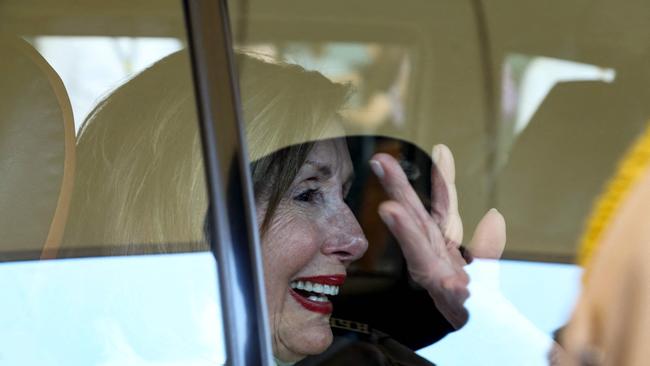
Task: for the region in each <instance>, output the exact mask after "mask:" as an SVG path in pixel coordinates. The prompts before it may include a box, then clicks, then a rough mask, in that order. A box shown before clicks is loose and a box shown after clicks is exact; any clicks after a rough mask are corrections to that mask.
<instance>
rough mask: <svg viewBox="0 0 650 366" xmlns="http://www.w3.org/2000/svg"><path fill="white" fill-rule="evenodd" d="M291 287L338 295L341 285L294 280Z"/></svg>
mask: <svg viewBox="0 0 650 366" xmlns="http://www.w3.org/2000/svg"><path fill="white" fill-rule="evenodd" d="M289 285H290V286H291V288H293V289H298V290H304V291H309V292H315V293H318V294H324V295H330V296H334V295H338V293H339V287H338V286H334V285H323V284H322V283H313V282H309V281H293V282H291V283H290V284H289Z"/></svg>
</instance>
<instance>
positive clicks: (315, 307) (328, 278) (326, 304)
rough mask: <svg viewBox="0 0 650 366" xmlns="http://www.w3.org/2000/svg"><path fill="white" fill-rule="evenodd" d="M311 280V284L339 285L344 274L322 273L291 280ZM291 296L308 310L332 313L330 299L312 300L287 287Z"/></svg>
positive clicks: (326, 313) (325, 313)
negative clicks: (321, 274)
mask: <svg viewBox="0 0 650 366" xmlns="http://www.w3.org/2000/svg"><path fill="white" fill-rule="evenodd" d="M298 281H302V282H311V283H313V284H320V285H329V286H340V285H342V284H343V282H345V274H336V275H323V276H311V277H300V278H296V279H294V280H293V281H292V282H298ZM289 293H290V294H291V296H292V297H293V298H294V299H295V300H296V301H297V302H298V303H299V304H300V305H302V307H304V308H305V309H307V310H309V311H313V312H316V313H319V314H324V315H329V314H331V313H332V310H333V307H332V303H331V302H330V301H314V300H309V298H307V297H305V296H303V295H301V294H300V293H298V292H297V291H295V290H293V289H291V288H290V289H289Z"/></svg>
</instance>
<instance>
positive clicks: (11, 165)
mask: <svg viewBox="0 0 650 366" xmlns="http://www.w3.org/2000/svg"><path fill="white" fill-rule="evenodd" d="M0 50H1V51H0V52H1V53H2V57H1V58H0V80H2V84H1V85H0V211H1V212H2V214H1V217H2V219H0V260H18V259H38V258H43V259H45V258H54V257H55V256H56V253H57V250H58V248H59V245H60V243H61V240H62V237H63V232H64V229H65V223H66V220H67V216H68V207H69V203H70V197H71V193H72V187H73V181H74V165H75V136H74V134H75V132H74V119H73V114H72V108H71V105H70V101H69V99H68V95H67V93H66V90H65V87H64V85H63V82H62V81H61V79H60V78H59V76H58V75H57V73H56V72H55V71H54V69H53V68H52V67H51V66H50V65H49V64H48V63H47V61H46V60H45V59H44V58H43V57H42V56H41V55H40V54H39V53H38V52H37V51H36V50H35V49H34V48H33V47H32V46H31V45H30V44H29V43H27V42H26V41H24V40H22V39H20V38H18V37H7V36H5V37H0Z"/></svg>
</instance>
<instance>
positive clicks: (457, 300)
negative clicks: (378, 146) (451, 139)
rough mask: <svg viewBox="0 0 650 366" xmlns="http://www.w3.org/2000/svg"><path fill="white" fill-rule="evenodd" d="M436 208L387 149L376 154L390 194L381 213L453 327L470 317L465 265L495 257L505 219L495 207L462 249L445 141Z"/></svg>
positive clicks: (434, 176) (435, 173) (436, 155)
mask: <svg viewBox="0 0 650 366" xmlns="http://www.w3.org/2000/svg"><path fill="white" fill-rule="evenodd" d="M432 156H433V162H434V165H433V167H432V171H431V184H432V189H431V192H432V196H433V197H432V208H431V213H429V212H427V210H426V208H425V207H424V205H423V204H422V202H421V201H420V199H419V198H418V196H417V194H416V193H415V191H414V190H413V187H411V185H410V184H409V182H408V179H407V178H406V175H405V174H404V171H403V170H402V168H401V167H400V165H399V163H398V162H397V161H396V160H395V158H393V157H392V156H390V155H388V154H383V153H380V154H376V155H374V156H373V157H372V159H371V160H370V165H371V168H372V170H373V172H374V173H375V175H376V176H377V177H378V178H379V181H380V183H381V184H382V186H383V187H384V190H385V191H386V193H387V194H388V196H389V198H390V199H389V200H388V201H386V202H383V203H382V204H381V205H380V206H379V215H380V216H381V218H382V220H383V221H384V223H385V224H386V225H387V226H388V228H389V229H390V231H391V232H392V233H393V235H395V237H396V238H397V240H398V242H399V244H400V247H401V249H402V252H403V254H404V257H405V258H406V262H407V266H408V270H409V273H410V275H411V277H412V278H413V280H414V281H416V282H417V283H418V284H419V285H420V286H422V287H423V288H425V289H426V290H427V291H428V292H429V294H430V295H431V298H432V299H433V301H434V303H435V305H436V307H437V308H438V309H439V310H440V312H441V313H442V314H443V315H444V316H445V318H446V319H447V320H448V321H449V322H450V323H451V324H452V325H453V326H454V327H455V328H457V329H458V328H460V327H462V326H463V325H464V324H465V323H466V322H467V319H468V313H467V309H465V307H464V305H463V304H464V303H465V300H467V298H468V297H469V291H468V290H467V285H468V283H469V277H468V276H467V273H466V272H465V270H464V269H463V267H464V266H465V265H466V264H467V263H468V262H469V261H471V257H472V255H474V256H476V257H482V258H493V259H497V258H499V257H500V256H501V253H502V252H503V248H504V246H505V240H506V235H505V220H504V219H503V216H501V214H500V213H499V212H498V211H497V210H495V209H491V210H489V211H488V212H487V214H486V215H485V216H484V217H483V219H482V220H481V221H480V222H479V224H478V225H477V227H476V230H475V233H474V237H473V238H472V241H471V245H470V246H471V248H472V254H471V255H470V254H468V253H466V254H465V256H463V253H461V249H460V244H461V243H462V240H463V224H462V220H461V218H460V214H459V212H458V197H457V194H456V185H455V166H454V158H453V155H452V153H451V151H450V150H449V148H447V146H445V145H436V146H434V148H433V154H432Z"/></svg>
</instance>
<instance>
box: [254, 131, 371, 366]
mask: <svg viewBox="0 0 650 366" xmlns="http://www.w3.org/2000/svg"><path fill="white" fill-rule="evenodd" d="M325 170H329V173H328V172H326V171H325ZM352 173H353V172H352V162H351V161H350V155H349V153H348V150H347V146H346V145H345V141H344V140H341V139H337V140H326V141H323V142H317V143H316V144H315V146H314V148H313V150H312V151H311V153H310V154H309V155H308V157H307V163H306V164H305V165H303V166H302V168H301V170H300V172H299V173H298V176H297V177H296V178H295V180H294V182H293V183H292V185H291V187H290V188H289V191H288V192H287V194H286V195H285V197H284V198H283V200H282V202H281V203H280V205H279V206H278V209H277V211H276V213H275V215H274V217H273V219H272V221H271V224H270V226H269V229H268V230H267V232H266V234H265V235H264V237H263V238H262V242H263V245H262V254H263V261H264V269H265V274H266V276H265V277H266V278H265V282H266V283H265V285H266V292H267V306H268V309H269V319H270V325H271V340H272V344H273V353H274V355H275V356H276V357H277V358H278V359H280V360H283V361H297V360H300V359H302V358H304V357H305V356H307V355H314V354H318V353H321V352H323V351H324V350H325V349H326V348H327V347H328V346H329V345H330V344H331V343H332V332H331V330H330V326H329V315H324V314H319V313H316V312H313V311H309V310H307V309H305V308H304V307H302V306H301V305H300V304H299V303H298V302H297V301H296V300H295V299H294V298H293V297H292V296H291V295H290V294H289V284H290V282H291V281H292V280H294V279H296V278H300V277H310V276H315V275H333V274H344V273H345V271H346V268H347V267H348V265H349V264H350V263H352V262H353V261H354V260H356V259H358V258H360V257H361V256H362V255H363V253H364V252H365V251H366V249H367V246H368V242H367V241H366V238H365V236H364V235H363V232H362V231H361V227H360V226H359V223H358V222H357V220H356V218H355V217H354V215H353V214H352V211H350V209H349V207H348V206H347V204H346V203H345V202H344V200H343V199H344V197H345V194H346V193H347V190H348V189H349V186H350V183H351V182H350V180H351V178H352ZM264 213H265V207H259V206H258V217H259V218H262V217H264ZM260 222H261V220H260Z"/></svg>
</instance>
